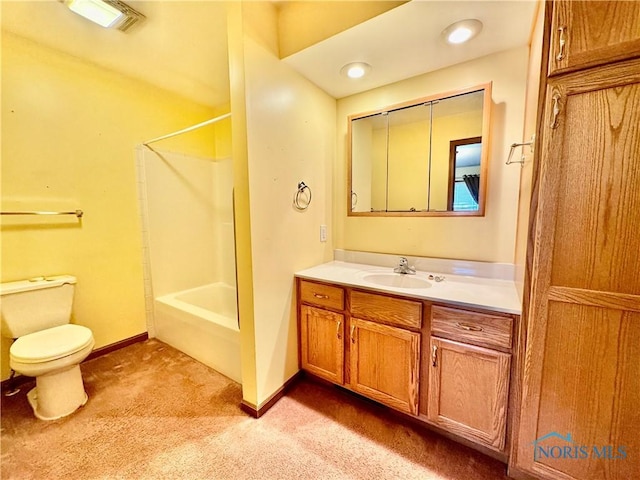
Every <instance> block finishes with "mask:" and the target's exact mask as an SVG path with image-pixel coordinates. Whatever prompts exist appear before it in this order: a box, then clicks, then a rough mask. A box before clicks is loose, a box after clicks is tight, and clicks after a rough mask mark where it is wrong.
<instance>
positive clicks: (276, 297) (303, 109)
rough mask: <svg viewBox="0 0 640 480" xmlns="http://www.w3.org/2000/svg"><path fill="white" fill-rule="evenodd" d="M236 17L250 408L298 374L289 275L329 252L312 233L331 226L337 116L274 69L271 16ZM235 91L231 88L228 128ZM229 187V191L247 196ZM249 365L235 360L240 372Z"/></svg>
mask: <svg viewBox="0 0 640 480" xmlns="http://www.w3.org/2000/svg"><path fill="white" fill-rule="evenodd" d="M242 11H243V19H244V25H243V28H244V43H243V47H244V48H243V51H242V52H240V53H241V55H242V56H243V64H244V94H245V95H244V101H245V102H246V145H247V165H248V175H247V178H243V179H242V180H241V182H242V183H244V182H247V181H248V192H250V193H249V195H248V196H249V215H248V216H249V217H250V245H251V248H250V256H251V259H252V261H251V272H250V273H249V272H248V268H249V266H248V265H245V266H244V267H243V271H242V272H240V268H241V266H240V265H238V270H239V277H240V276H242V277H243V278H245V279H246V278H247V277H248V276H249V275H251V276H252V285H251V286H250V287H248V286H246V285H244V286H240V288H241V291H240V296H241V299H242V298H243V295H244V294H245V293H246V291H247V290H249V289H250V290H252V293H253V299H252V303H253V305H252V308H253V311H252V313H251V316H252V318H253V325H250V326H248V329H247V330H248V331H243V328H244V326H245V325H246V323H247V322H246V319H243V318H242V316H241V322H243V323H241V326H240V329H241V342H242V349H243V350H244V349H245V348H246V346H247V345H249V347H250V346H251V345H252V344H253V345H255V357H254V360H253V361H254V362H255V363H254V364H253V365H251V366H247V365H244V364H243V376H242V380H243V397H244V400H245V401H246V402H248V403H250V404H252V405H254V406H257V407H259V406H261V405H262V404H263V403H264V402H265V401H266V400H267V399H268V398H269V397H270V396H271V395H272V394H273V393H274V392H276V391H277V390H278V389H279V388H280V387H281V386H282V385H283V384H284V383H285V382H286V381H287V380H288V379H289V378H290V377H292V376H293V375H294V374H295V373H296V372H297V371H298V343H297V327H296V310H295V291H294V281H293V272H295V271H296V270H300V269H303V268H307V267H310V266H312V265H315V264H318V263H322V262H324V261H327V260H330V259H331V258H332V252H333V250H332V245H331V243H330V242H327V243H321V242H320V239H319V227H320V225H321V224H325V225H328V226H330V225H331V210H330V207H329V205H330V204H331V198H332V197H331V193H330V192H331V167H332V161H333V158H334V147H335V127H334V125H335V123H334V122H335V113H336V112H335V100H334V99H333V98H332V97H330V96H329V95H327V94H326V93H324V92H323V91H321V90H320V89H319V88H318V87H316V86H315V85H313V84H312V83H311V82H309V81H308V80H306V79H304V78H303V77H301V76H300V75H299V74H297V73H296V72H295V71H293V70H292V69H291V68H290V67H289V66H288V65H286V64H284V63H282V62H280V61H279V59H278V56H277V51H276V50H277V48H276V47H275V43H276V42H275V40H276V39H277V36H276V10H275V8H274V6H273V5H272V4H270V3H267V2H261V3H260V2H258V3H243V4H242ZM268 32H271V35H267V33H268ZM235 54H236V55H237V54H238V52H235ZM235 61H236V59H234V60H232V62H235ZM231 76H232V78H234V77H235V76H236V74H235V73H232V75H231ZM239 84H240V82H232V109H233V111H234V120H235V111H236V105H235V104H234V103H233V102H234V98H236V97H235V95H236V92H235V90H236V88H237V87H238V86H239ZM238 101H240V102H242V99H239V100H238ZM234 130H235V123H234ZM235 141H236V137H234V142H235ZM234 148H235V144H234ZM234 157H235V150H234ZM234 160H235V158H234ZM238 181H239V179H238V178H236V188H237V189H238V188H241V189H242V190H246V188H247V185H239V184H238ZM300 181H304V182H305V183H306V184H307V185H308V186H309V187H310V188H311V189H312V192H313V195H312V203H311V205H310V206H309V208H308V209H307V210H305V211H304V212H299V211H297V210H295V209H294V208H293V204H292V201H293V195H294V193H295V192H296V189H297V185H298V182H300ZM237 191H238V190H236V192H237ZM236 215H238V204H237V203H236ZM241 215H243V216H245V217H246V216H247V212H246V211H245V212H243V213H242V214H241ZM236 218H237V217H236ZM246 234H247V232H246V231H245V232H243V235H246ZM330 235H331V234H330V233H329V236H330ZM239 240H240V241H244V242H246V239H244V240H243V239H242V238H240V239H239ZM274 252H277V253H276V254H274ZM245 253H246V250H245ZM239 255H240V251H239ZM245 298H246V295H245ZM247 335H252V338H247ZM250 360H251V359H250V358H249V354H248V353H245V352H243V362H246V361H250ZM252 370H253V371H255V377H254V378H250V377H249V376H250V375H252V374H253V372H252ZM254 380H255V389H254V387H253V385H252V383H253V382H254Z"/></svg>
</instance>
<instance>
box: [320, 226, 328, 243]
mask: <svg viewBox="0 0 640 480" xmlns="http://www.w3.org/2000/svg"><path fill="white" fill-rule="evenodd" d="M320 241H321V242H326V241H327V226H326V225H320Z"/></svg>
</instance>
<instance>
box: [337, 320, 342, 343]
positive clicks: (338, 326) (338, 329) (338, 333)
mask: <svg viewBox="0 0 640 480" xmlns="http://www.w3.org/2000/svg"><path fill="white" fill-rule="evenodd" d="M340 325H342V322H341V321H340V320H338V325H337V326H336V336H337V337H338V339H339V338H340Z"/></svg>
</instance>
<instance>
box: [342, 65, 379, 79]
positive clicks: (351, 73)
mask: <svg viewBox="0 0 640 480" xmlns="http://www.w3.org/2000/svg"><path fill="white" fill-rule="evenodd" d="M370 70H371V65H369V64H368V63H364V62H352V63H347V64H346V65H345V66H344V67H342V68H341V69H340V73H341V74H342V75H346V76H347V77H349V78H362V77H364V76H365V75H366V74H367V73H369V71H370Z"/></svg>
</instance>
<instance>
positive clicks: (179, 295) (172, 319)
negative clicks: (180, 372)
mask: <svg viewBox="0 0 640 480" xmlns="http://www.w3.org/2000/svg"><path fill="white" fill-rule="evenodd" d="M136 163H137V169H138V182H139V184H138V187H139V200H140V211H141V226H142V237H143V252H144V259H145V300H146V307H147V326H148V330H149V335H150V336H151V337H157V338H158V339H160V340H162V341H163V342H166V343H168V344H169V345H172V346H174V347H176V348H178V349H180V350H182V351H183V352H184V353H186V354H187V355H189V356H191V357H193V358H195V359H197V360H199V361H201V362H202V363H204V364H206V365H208V366H210V367H211V368H214V369H215V370H217V371H219V372H220V373H222V374H224V375H226V376H227V377H229V378H231V379H233V380H235V381H237V382H240V380H241V379H240V331H239V329H238V319H237V307H236V286H235V252H234V235H233V205H232V197H233V195H232V188H233V177H232V163H231V159H230V158H225V159H215V160H214V159H208V158H198V157H194V156H189V155H185V154H182V153H174V152H164V151H158V150H155V149H154V150H151V149H149V148H146V147H139V148H138V150H137V156H136Z"/></svg>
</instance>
